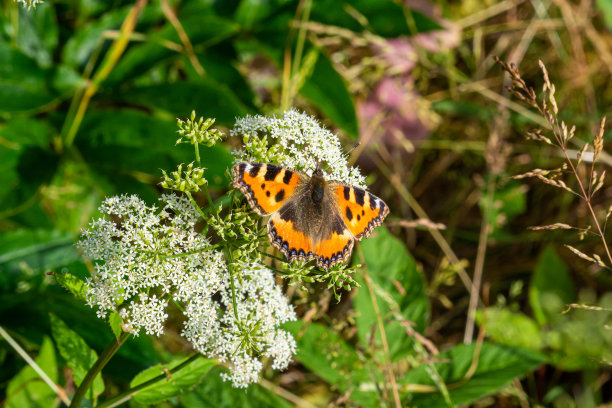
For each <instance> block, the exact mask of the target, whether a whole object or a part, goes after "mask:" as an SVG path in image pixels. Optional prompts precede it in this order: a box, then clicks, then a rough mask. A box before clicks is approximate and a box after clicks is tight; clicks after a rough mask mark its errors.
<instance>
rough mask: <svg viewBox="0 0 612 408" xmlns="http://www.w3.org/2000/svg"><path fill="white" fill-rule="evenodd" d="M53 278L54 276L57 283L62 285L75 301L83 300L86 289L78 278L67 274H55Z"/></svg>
mask: <svg viewBox="0 0 612 408" xmlns="http://www.w3.org/2000/svg"><path fill="white" fill-rule="evenodd" d="M53 276H55V280H56V281H57V283H59V284H60V285H62V286H63V287H64V289H67V290H69V291H70V293H72V294H73V295H74V296H76V298H77V299H79V300H83V301H84V300H85V292H86V291H87V288H86V287H85V282H83V281H82V280H81V279H80V278H78V277H76V276H74V275H72V274H71V273H68V272H56V273H55V274H54V275H53Z"/></svg>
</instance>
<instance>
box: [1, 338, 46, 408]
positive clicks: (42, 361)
mask: <svg viewBox="0 0 612 408" xmlns="http://www.w3.org/2000/svg"><path fill="white" fill-rule="evenodd" d="M34 361H35V362H36V364H38V366H39V367H40V368H41V369H42V370H43V371H44V372H45V374H47V376H48V377H49V378H50V379H51V380H52V381H53V382H55V383H57V380H58V367H57V362H56V360H55V350H54V349H53V342H52V341H51V340H50V339H49V338H48V337H45V338H44V339H43V342H42V345H41V347H40V351H39V352H38V356H37V357H36V359H35V360H34ZM55 399H56V394H55V391H53V390H52V389H51V388H50V387H49V386H48V385H47V384H46V383H45V382H43V380H42V379H41V378H40V376H39V375H38V374H37V373H36V371H34V369H33V368H32V367H30V366H28V365H26V366H25V367H24V368H23V369H22V370H21V371H20V372H19V373H18V374H17V375H16V376H15V377H13V378H12V379H11V380H10V381H9V383H8V388H7V389H6V400H5V401H4V404H3V406H4V407H6V408H23V407H31V408H45V407H48V406H49V402H50V401H54V400H55Z"/></svg>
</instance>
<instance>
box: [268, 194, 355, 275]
mask: <svg viewBox="0 0 612 408" xmlns="http://www.w3.org/2000/svg"><path fill="white" fill-rule="evenodd" d="M289 205H290V204H289ZM296 221H297V220H293V219H292V214H291V213H285V214H283V211H282V209H281V211H278V212H275V213H274V214H272V216H271V217H270V220H269V221H268V237H269V238H270V242H272V245H274V246H275V247H276V248H278V249H279V250H280V251H281V252H282V253H283V254H284V255H285V256H286V257H287V260H288V261H289V262H292V261H294V260H299V261H310V260H311V259H315V260H316V261H317V265H318V266H320V267H321V268H324V269H326V270H328V269H329V268H330V267H331V266H333V265H335V264H337V263H339V262H342V261H343V260H345V259H348V258H349V256H350V255H351V251H352V249H353V243H354V240H353V236H352V234H351V233H350V232H349V230H348V229H347V228H346V226H344V225H343V223H342V220H340V219H338V218H336V219H335V220H332V221H331V222H332V223H334V228H332V232H331V235H329V236H328V237H325V238H323V239H320V240H319V241H313V237H312V236H309V235H308V234H305V233H303V232H302V231H300V230H299V228H297V227H296V224H297V223H296Z"/></svg>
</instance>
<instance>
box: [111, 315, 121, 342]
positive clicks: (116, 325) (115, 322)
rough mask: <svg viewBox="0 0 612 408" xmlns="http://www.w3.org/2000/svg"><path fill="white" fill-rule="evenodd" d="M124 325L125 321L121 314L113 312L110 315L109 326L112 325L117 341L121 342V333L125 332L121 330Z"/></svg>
mask: <svg viewBox="0 0 612 408" xmlns="http://www.w3.org/2000/svg"><path fill="white" fill-rule="evenodd" d="M122 323H123V319H121V316H119V313H116V312H113V313H111V314H110V316H109V318H108V324H110V327H111V330H112V331H113V334H114V335H115V338H116V339H117V340H119V336H121V333H122V332H123V329H122V328H121V324H122Z"/></svg>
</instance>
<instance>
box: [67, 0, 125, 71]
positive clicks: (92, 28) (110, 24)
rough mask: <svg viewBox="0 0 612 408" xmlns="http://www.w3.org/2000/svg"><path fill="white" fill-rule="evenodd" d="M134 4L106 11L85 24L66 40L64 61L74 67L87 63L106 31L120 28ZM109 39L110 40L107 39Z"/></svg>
mask: <svg viewBox="0 0 612 408" xmlns="http://www.w3.org/2000/svg"><path fill="white" fill-rule="evenodd" d="M131 8H132V6H131V5H130V6H125V7H122V8H121V9H118V10H113V11H111V12H108V13H105V14H104V15H103V16H101V17H100V18H99V19H94V20H92V22H91V23H90V24H85V25H83V26H81V27H80V29H79V30H78V31H77V32H76V33H75V34H74V35H73V36H72V37H70V39H69V40H68V41H67V42H66V45H65V46H64V47H63V49H62V61H63V62H64V63H65V64H68V65H70V66H72V67H73V68H79V67H80V66H82V65H85V63H86V62H87V60H88V59H89V58H90V56H91V54H92V53H93V52H94V50H95V49H96V48H97V47H101V45H102V43H103V42H104V41H105V40H104V32H105V31H108V30H114V29H119V27H120V26H121V23H122V22H123V20H125V17H126V16H127V14H128V12H129V11H130V9H131ZM106 41H109V40H106Z"/></svg>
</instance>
